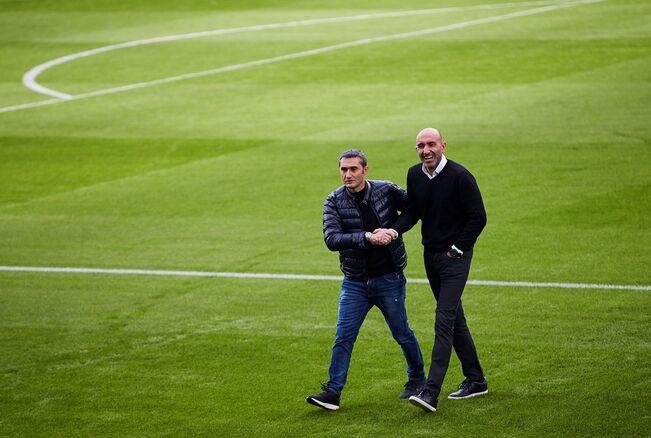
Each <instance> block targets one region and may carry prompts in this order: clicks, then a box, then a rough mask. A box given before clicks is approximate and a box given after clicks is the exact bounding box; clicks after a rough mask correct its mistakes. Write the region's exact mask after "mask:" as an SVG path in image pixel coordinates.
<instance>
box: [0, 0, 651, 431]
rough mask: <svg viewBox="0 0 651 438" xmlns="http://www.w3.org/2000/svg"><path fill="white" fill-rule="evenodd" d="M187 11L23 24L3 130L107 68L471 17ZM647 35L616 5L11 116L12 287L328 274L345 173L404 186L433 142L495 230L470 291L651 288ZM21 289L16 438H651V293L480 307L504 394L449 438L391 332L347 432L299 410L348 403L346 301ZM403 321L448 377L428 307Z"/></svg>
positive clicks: (133, 289) (478, 328) (2, 82)
mask: <svg viewBox="0 0 651 438" xmlns="http://www.w3.org/2000/svg"><path fill="white" fill-rule="evenodd" d="M168 3H169V4H168ZM168 3H161V2H156V3H154V2H146V1H143V2H138V3H137V4H133V3H132V2H119V1H113V2H93V3H92V4H90V3H83V2H71V1H63V2H5V3H2V4H1V5H0V11H2V14H0V51H2V53H3V54H5V56H2V57H0V106H6V105H12V104H17V103H25V102H30V101H35V100H38V99H40V97H37V96H36V95H35V94H34V93H33V92H31V91H29V90H27V89H26V88H24V87H23V86H22V85H21V84H20V77H21V75H22V74H23V73H24V72H25V71H26V70H28V69H29V68H31V67H33V66H34V65H36V64H38V63H41V62H45V61H47V60H49V59H52V58H55V57H57V56H61V55H65V54H68V53H72V52H76V51H80V50H85V49H89V48H93V47H98V46H102V45H107V44H113V43H116V42H122V41H128V40H132V39H140V38H147V37H150V36H156V35H167V34H174V33H185V32H194V31H199V30H207V29H214V28H221V27H236V26H246V25H251V24H261V23H270V22H282V21H290V20H299V19H305V18H317V17H335V16H343V15H354V14H361V13H367V12H384V11H390V10H398V9H407V8H414V9H416V8H431V7H437V6H449V5H450V4H449V3H448V4H444V3H442V2H420V1H409V2H400V3H397V2H392V1H382V2H370V1H367V2H363V1H360V2H356V3H355V5H354V7H353V6H351V5H349V4H347V3H344V2H336V1H332V2H318V4H317V3H316V2H310V1H302V2H301V1H299V2H281V1H277V2H253V1H250V2H220V3H210V4H209V3H199V2H197V3H191V4H190V3H189V4H187V6H184V8H182V9H181V10H179V8H178V6H177V4H176V3H174V4H172V2H168ZM479 3H480V2H478V1H464V2H455V6H459V5H473V4H479ZM527 8H528V7H525V6H521V7H518V8H513V9H508V10H503V9H502V10H495V11H465V12H455V13H451V14H445V15H433V16H426V17H403V18H399V19H382V20H369V21H360V22H350V23H338V24H323V25H318V26H312V27H305V28H293V29H279V30H274V31H266V32H256V33H242V34H235V35H230V36H224V37H211V38H207V39H199V40H189V41H186V42H176V43H169V44H163V45H152V46H147V47H141V48H138V49H129V50H124V51H118V52H112V53H109V54H105V55H101V56H97V57H91V58H86V59H83V60H79V61H75V62H71V63H69V64H65V65H62V66H60V67H58V68H55V69H52V70H50V71H48V72H46V73H44V74H43V76H42V77H41V78H40V80H42V83H43V84H44V85H46V86H50V87H53V88H56V89H58V90H60V91H64V92H69V93H73V94H74V93H78V92H83V91H91V90H96V89H100V88H106V87H114V86H120V85H124V84H127V83H132V82H137V81H143V80H151V79H155V78H160V77H166V76H170V75H174V74H179V73H185V72H191V71H196V70H201V69H205V68H214V67H219V66H223V65H228V64H231V63H238V62H246V61H250V60H254V59H261V58H266V57H270V56H276V55H278V54H282V53H291V52H296V51H301V50H307V49H311V48H315V47H321V46H326V45H331V44H337V43H340V42H344V41H352V40H356V39H359V38H364V37H372V36H377V35H383V34H389V33H397V32H405V31H410V30H418V29H423V28H428V27H434V26H440V25H444V24H447V23H450V22H461V21H468V20H472V19H475V18H482V17H487V16H492V15H499V14H505V13H509V12H513V11H518V10H525V9H527ZM650 13H651V8H650V7H649V5H648V4H646V2H643V1H621V2H615V1H607V2H603V3H599V4H592V5H585V6H580V7H576V8H569V9H564V10H561V11H553V12H549V13H546V14H541V15H536V16H530V17H522V18H518V19H516V20H510V21H504V22H502V23H495V24H486V25H481V26H477V27H471V28H468V29H464V30H460V31H450V32H446V33H441V34H435V35H430V36H425V37H420V38H415V39H410V40H404V41H393V42H387V43H378V44H372V45H368V46H363V47H357V48H351V49H346V50H341V51H336V52H332V53H329V54H324V55H319V56H314V57H310V58H304V59H297V60H292V61H287V62H283V63H278V64H273V65H269V66H264V67H258V68H252V69H248V70H242V71H238V72H231V73H228V74H223V75H218V76H210V77H205V78H200V79H193V80H188V81H185V82H178V83H174V84H167V85H162V86H158V87H152V88H149V89H142V90H136V91H132V92H128V93H121V94H115V95H108V96H101V97H97V98H92V99H87V100H82V101H75V102H67V103H62V104H58V105H52V106H48V107H42V108H35V109H30V110H24V111H15V112H9V113H3V114H0V121H1V122H0V187H2V189H1V190H0V242H1V243H2V245H0V264H2V265H36V266H81V267H83V266H92V267H108V268H111V267H120V268H149V269H155V268H161V269H197V270H227V271H244V272H281V273H283V272H287V273H314V274H336V273H337V272H338V270H337V260H336V256H335V255H334V254H332V253H329V252H327V250H326V249H325V247H324V245H323V243H322V241H321V203H322V200H323V198H324V197H325V195H326V194H327V193H328V192H329V191H330V190H331V189H333V188H334V187H336V186H337V185H338V184H339V181H338V178H337V171H336V156H337V154H338V153H339V152H340V151H341V150H343V149H345V148H347V147H350V146H358V147H361V148H363V149H364V150H365V151H366V152H367V153H368V155H369V159H370V164H371V177H373V178H379V179H391V180H393V181H395V182H397V183H400V184H402V185H404V177H405V172H406V169H407V167H408V166H409V165H411V164H412V163H413V162H414V161H415V160H416V155H415V153H414V152H413V149H412V148H413V137H414V136H415V133H416V132H417V131H418V130H419V129H420V128H422V127H424V126H429V125H434V126H437V127H439V128H440V129H441V130H442V131H443V132H444V133H445V134H446V136H447V139H448V143H449V149H448V156H449V157H450V158H452V159H454V160H457V161H459V162H461V163H463V164H464V165H466V166H467V167H468V168H469V169H471V170H472V172H473V173H474V174H475V176H476V177H477V179H478V181H479V184H480V187H481V189H482V193H483V195H484V200H485V203H486V207H487V211H488V217H489V225H488V227H487V229H486V230H485V232H484V234H483V235H482V236H481V238H480V240H479V243H478V246H477V251H476V255H475V260H474V261H473V270H472V273H471V276H472V278H475V279H484V280H529V281H572V282H590V283H608V284H613V283H614V284H651V276H650V275H649V256H648V255H647V253H646V251H645V250H646V248H648V246H649V244H650V243H651V241H650V240H651V239H650V236H649V231H648V229H649V220H648V212H649V207H650V202H649V195H648V193H649V185H650V182H651V178H650V173H649V172H648V169H647V167H648V166H647V165H646V164H645V163H648V162H649V158H651V157H650V153H649V141H650V139H651V135H650V134H651V133H650V129H649V124H648V119H649V110H648V102H649V98H650V97H651V86H650V80H651V75H650V74H649V72H650V71H651V68H650V67H651V66H650V63H651V62H650V59H649V47H650V43H649V38H650V36H651V27H649V24H648V17H649V15H650ZM605 23H608V25H607V26H605ZM25 29H28V30H29V31H25ZM418 240H419V236H418V231H417V230H414V231H412V232H411V233H410V234H409V235H408V238H407V244H408V250H409V253H410V257H411V261H410V264H409V267H408V270H407V273H408V275H409V276H412V277H423V276H424V274H423V269H422V263H421V262H420V247H419V243H418ZM0 285H1V286H0V303H2V305H1V306H0V315H1V316H2V317H1V318H0V325H1V327H2V330H1V333H2V335H1V336H2V337H1V338H0V339H2V341H1V344H0V346H2V349H3V351H4V352H5V354H4V355H3V358H2V359H0V373H1V374H0V375H1V376H2V380H1V381H0V385H1V386H0V388H1V389H0V400H2V403H0V434H2V435H142V434H148V435H163V434H169V435H178V434H207V435H210V434H216V433H221V434H224V435H251V434H274V435H281V434H291V435H298V434H304V433H308V434H315V435H318V434H333V433H341V434H344V433H349V434H358V435H378V434H383V435H407V434H413V435H419V434H440V435H447V434H451V433H455V434H456V433H463V434H484V435H485V434H488V435H514V436H522V435H532V436H534V435H543V434H544V435H548V434H568V435H644V434H645V433H647V432H646V431H648V429H649V427H650V420H649V416H650V412H649V403H648V397H647V396H646V394H647V393H648V392H649V390H650V389H651V388H650V387H649V386H650V385H649V378H650V377H651V376H649V374H650V370H649V366H648V364H649V363H650V362H651V361H650V359H651V357H649V356H650V353H649V347H648V345H649V333H650V330H649V329H650V328H651V327H650V325H651V324H650V321H649V317H648V315H649V314H650V313H651V312H650V310H651V308H650V307H651V305H650V301H649V297H648V293H647V292H605V291H568V290H553V289H509V288H490V287H470V288H468V290H467V291H466V293H465V295H464V297H465V300H464V301H465V303H466V306H467V307H468V312H467V313H468V316H469V321H470V324H471V328H472V330H473V333H474V336H475V338H476V341H477V343H478V345H479V353H480V357H481V358H482V360H483V362H484V365H485V368H486V370H487V373H488V379H489V382H490V385H491V393H490V395H489V396H488V397H486V398H484V399H482V400H472V401H469V402H467V403H465V402H463V403H452V402H447V401H443V402H441V409H440V410H439V412H437V413H436V414H435V415H434V416H430V417H427V416H423V415H420V412H419V411H418V410H416V409H414V408H413V407H411V406H408V405H405V404H403V403H400V401H399V400H397V399H396V394H397V392H398V391H399V389H400V386H401V384H402V383H403V381H404V375H403V374H404V371H403V363H402V359H401V357H400V354H399V351H398V348H397V347H396V345H395V344H394V343H393V342H392V341H391V340H390V339H389V335H388V331H387V329H386V328H385V327H384V324H383V322H382V321H381V318H380V317H379V315H378V314H377V313H374V314H373V315H371V317H370V318H369V320H368V321H367V323H366V324H365V326H364V327H363V329H362V333H361V335H360V340H359V343H358V345H357V347H356V350H355V353H354V355H353V365H352V368H351V373H350V380H349V385H348V386H347V388H346V391H345V395H344V399H343V403H344V404H343V405H342V409H341V410H340V411H339V412H337V413H336V414H335V415H334V416H333V415H328V413H324V412H315V411H314V410H313V409H312V408H311V407H310V406H308V405H306V404H305V402H304V400H303V398H304V397H305V395H307V394H308V393H309V392H311V391H313V390H316V389H317V383H318V382H319V381H320V380H324V379H325V378H326V375H325V372H326V369H327V362H328V356H329V349H330V346H331V342H332V335H333V331H334V328H333V326H334V323H335V317H336V300H337V288H338V286H337V285H336V284H335V283H309V282H308V283H301V282H275V281H234V280H228V281H227V280H182V279H176V278H165V279H160V278H156V279H152V278H133V277H129V278H114V277H108V276H90V277H80V276H68V275H62V276H58V275H54V276H48V275H43V274H27V273H21V274H16V273H14V274H10V273H0ZM408 293H409V304H408V305H409V307H408V309H409V312H410V319H411V321H412V324H413V326H414V329H415V331H416V333H417V335H418V337H419V339H420V341H421V344H422V348H423V351H424V352H425V356H426V357H427V356H428V351H429V350H430V348H431V343H432V341H433V339H432V324H433V321H432V318H433V303H432V299H431V296H430V293H429V292H428V290H427V288H426V287H425V286H409V292H408ZM458 368H459V367H458V363H457V362H453V364H452V366H451V370H450V373H449V375H448V378H447V379H446V387H445V391H450V390H452V388H453V387H454V385H455V384H456V383H458V381H459V380H460V379H461V377H460V373H459V370H458Z"/></svg>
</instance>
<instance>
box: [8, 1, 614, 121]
mask: <svg viewBox="0 0 651 438" xmlns="http://www.w3.org/2000/svg"><path fill="white" fill-rule="evenodd" d="M603 1H606V0H579V1H572V2H564V3H555V4H552V5H549V6H544V7H540V8H535V9H527V10H524V11H518V12H512V13H509V14H504V15H496V16H491V17H486V18H480V19H476V20H470V21H464V22H460V23H454V24H449V25H445V26H440V27H435V28H429V29H422V30H418V31H413V32H405V33H399V34H392V35H384V36H379V37H372V38H362V39H359V40H355V41H349V42H346V43H341V44H335V45H331V46H326V47H321V48H317V49H311V50H305V51H302V52H296V53H290V54H287V55H282V56H276V57H273V58H266V59H260V60H256V61H250V62H245V63H242V64H235V65H230V66H225V67H220V68H215V69H210V70H204V71H199V72H193V73H186V74H182V75H177V76H171V77H167V78H162V79H156V80H152V81H147V82H138V83H134V84H128V85H123V86H119V87H113V88H106V89H102V90H96V91H91V92H88V93H82V94H77V95H69V94H65V93H61V92H59V91H56V90H50V91H53V92H55V93H58V94H59V95H58V96H55V97H54V98H52V99H48V100H44V101H40V102H30V103H24V104H18V105H11V106H5V107H0V113H4V112H10V111H18V110H23V109H28V108H36V107H41V106H48V105H54V104H58V103H62V102H70V101H74V100H80V99H87V98H91V97H96V96H103V95H108V94H115V93H120V92H124V91H130V90H136V89H140V88H146V87H152V86H156V85H162V84H167V83H172V82H177V81H182V80H186V79H193V78H200V77H205V76H212V75H217V74H221V73H226V72H230V71H235V70H242V69H245V68H249V67H257V66H262V65H268V64H273V63H277V62H281V61H286V60H291V59H298V58H304V57H308V56H313V55H318V54H322V53H327V52H333V51H335V50H340V49H345V48H350V47H358V46H362V45H366V44H372V43H379V42H388V41H397V40H401V39H409V38H416V37H419V36H424V35H431V34H435V33H441V32H447V31H452V30H458V29H465V28H468V27H472V26H477V25H480V24H488V23H496V22H499V21H504V20H510V19H514V18H519V17H526V16H530V15H536V14H542V13H545V12H550V11H555V10H558V9H563V8H570V7H574V6H579V5H585V4H591V3H600V2H603ZM524 4H525V3H521V4H520V5H524ZM348 18H350V17H348ZM324 20H325V19H324ZM329 20H331V21H332V20H334V19H329ZM308 21H309V20H308ZM268 26H271V25H268ZM214 32H217V31H214ZM161 38H164V37H161ZM125 44H127V43H125ZM106 47H111V46H106ZM106 47H105V48H104V49H105V50H104V51H108V49H106ZM100 49H102V48H100ZM98 50H99V49H98ZM112 50H115V49H112ZM82 53H83V52H82ZM69 56H74V55H69ZM85 56H89V55H85ZM64 58H66V57H63V58H58V60H59V61H60V62H59V64H60V63H63V62H64V61H61V60H63V59H64ZM69 60H70V59H68V60H66V61H65V62H68V61H69ZM55 61H57V60H54V61H50V63H52V65H49V66H47V68H49V67H52V66H54V65H55V64H54V63H55ZM46 64H48V63H46ZM46 64H42V65H41V66H37V67H35V68H34V69H32V70H30V72H32V73H31V74H30V78H31V80H32V82H34V81H35V79H36V76H38V74H40V73H41V72H42V71H44V70H45V68H44V66H46ZM56 65H58V64H56ZM39 67H40V71H38V70H36V69H38V68H39ZM28 74H29V72H28ZM34 84H35V82H34ZM39 87H41V89H40V91H44V90H45V87H42V86H41V85H39ZM48 90H49V89H48ZM50 95H52V93H50Z"/></svg>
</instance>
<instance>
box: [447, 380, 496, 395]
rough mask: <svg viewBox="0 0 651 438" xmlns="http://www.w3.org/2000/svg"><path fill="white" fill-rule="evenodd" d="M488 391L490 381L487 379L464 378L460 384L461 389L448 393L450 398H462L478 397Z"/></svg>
mask: <svg viewBox="0 0 651 438" xmlns="http://www.w3.org/2000/svg"><path fill="white" fill-rule="evenodd" d="M487 393H488V383H486V379H484V381H483V382H473V381H472V380H468V379H466V380H464V381H463V382H461V385H459V390H458V391H456V392H453V393H452V394H450V395H448V398H449V399H452V400H460V399H464V398H470V397H477V396H478V395H484V394H487Z"/></svg>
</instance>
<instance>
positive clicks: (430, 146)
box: [416, 132, 445, 169]
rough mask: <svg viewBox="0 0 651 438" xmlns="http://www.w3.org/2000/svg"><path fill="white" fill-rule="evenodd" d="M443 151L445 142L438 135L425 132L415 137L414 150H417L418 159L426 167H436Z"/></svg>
mask: <svg viewBox="0 0 651 438" xmlns="http://www.w3.org/2000/svg"><path fill="white" fill-rule="evenodd" d="M444 151H445V142H444V141H443V139H442V138H441V136H440V135H437V134H435V133H433V132H425V133H423V134H420V135H419V136H418V138H417V139H416V152H418V156H419V157H420V161H422V162H423V163H424V164H425V167H427V168H428V169H434V168H436V166H437V165H438V164H439V162H440V161H441V157H442V156H443V152H444Z"/></svg>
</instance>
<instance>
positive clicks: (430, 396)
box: [409, 387, 439, 412]
mask: <svg viewBox="0 0 651 438" xmlns="http://www.w3.org/2000/svg"><path fill="white" fill-rule="evenodd" d="M436 396H437V394H434V392H433V391H432V390H430V389H429V388H427V387H425V388H423V389H422V390H421V391H420V392H419V393H418V395H412V396H411V397H409V403H411V404H412V405H414V406H418V407H419V408H421V409H422V410H424V411H425V412H436V405H437V404H438V402H439V401H438V399H437V398H436Z"/></svg>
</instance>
